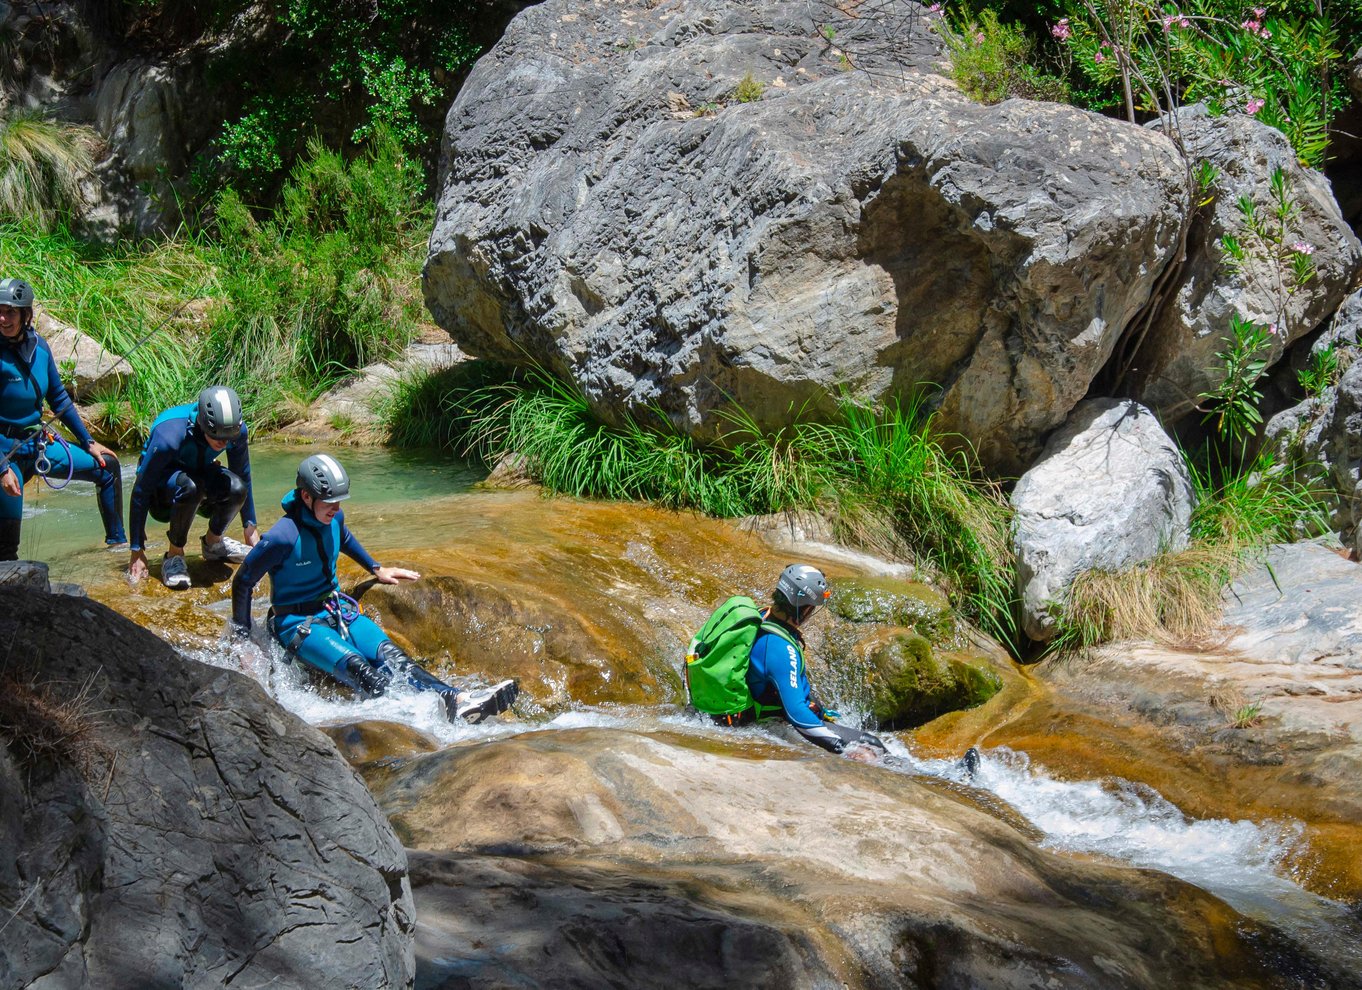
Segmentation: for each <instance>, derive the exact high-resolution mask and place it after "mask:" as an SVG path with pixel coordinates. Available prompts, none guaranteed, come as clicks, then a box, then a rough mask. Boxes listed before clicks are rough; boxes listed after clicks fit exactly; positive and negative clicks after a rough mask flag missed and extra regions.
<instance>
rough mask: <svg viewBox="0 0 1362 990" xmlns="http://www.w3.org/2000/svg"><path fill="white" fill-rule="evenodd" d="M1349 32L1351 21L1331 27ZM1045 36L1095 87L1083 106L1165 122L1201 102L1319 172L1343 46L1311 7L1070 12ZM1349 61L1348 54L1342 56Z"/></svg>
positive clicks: (1218, 4) (1077, 6) (1284, 3)
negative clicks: (1250, 126) (1245, 120)
mask: <svg viewBox="0 0 1362 990" xmlns="http://www.w3.org/2000/svg"><path fill="white" fill-rule="evenodd" d="M1340 20H1341V21H1345V22H1347V24H1348V26H1349V29H1350V30H1353V29H1355V27H1356V25H1355V24H1353V21H1355V20H1356V18H1346V17H1345V18H1340ZM1051 33H1052V35H1053V36H1054V37H1055V38H1056V39H1057V40H1058V41H1059V42H1060V43H1061V44H1062V45H1063V46H1064V47H1063V51H1064V57H1065V58H1066V59H1067V60H1068V62H1069V64H1070V65H1071V66H1072V71H1074V72H1076V73H1077V74H1079V75H1080V76H1082V77H1083V78H1085V79H1086V80H1088V82H1089V83H1090V84H1091V85H1092V86H1093V87H1095V90H1096V98H1090V99H1089V101H1088V105H1089V106H1092V107H1093V108H1095V109H1097V108H1102V107H1108V106H1113V105H1121V106H1124V107H1125V108H1126V114H1127V116H1128V117H1130V118H1131V119H1132V120H1134V119H1135V114H1136V112H1137V111H1138V112H1141V113H1144V114H1146V115H1159V114H1165V113H1169V112H1171V111H1173V110H1175V109H1176V108H1177V107H1180V106H1184V105H1189V104H1192V103H1196V102H1201V101H1204V102H1205V103H1206V104H1207V106H1208V107H1209V108H1210V110H1211V112H1212V113H1226V112H1239V113H1247V114H1250V115H1254V116H1257V117H1258V119H1259V120H1261V121H1263V122H1264V123H1266V124H1268V125H1270V126H1272V127H1276V128H1277V129H1278V130H1280V131H1281V132H1282V133H1283V134H1285V135H1286V137H1287V139H1288V140H1290V141H1291V144H1292V146H1293V147H1294V148H1295V149H1296V153H1297V155H1299V156H1300V158H1301V160H1302V161H1303V162H1305V163H1307V164H1309V165H1313V166H1315V167H1320V166H1322V165H1323V163H1324V159H1325V153H1326V151H1327V147H1328V130H1329V124H1330V121H1331V120H1332V119H1333V117H1334V115H1335V114H1336V113H1337V111H1338V110H1339V109H1341V107H1342V106H1343V105H1344V103H1345V102H1346V91H1345V88H1344V81H1343V73H1341V72H1339V71H1338V66H1339V64H1340V63H1341V60H1342V57H1343V55H1342V52H1343V49H1344V48H1345V47H1346V44H1355V41H1356V39H1355V38H1348V39H1347V41H1346V43H1345V41H1344V39H1343V35H1342V34H1341V32H1340V28H1339V26H1338V25H1337V24H1335V23H1333V22H1331V21H1330V20H1329V19H1328V18H1325V17H1321V16H1318V15H1317V14H1316V11H1315V5H1314V3H1313V0H1276V2H1268V0H1263V6H1260V7H1253V6H1244V5H1243V4H1242V3H1240V2H1238V0H1235V2H1231V0H1184V2H1182V3H1181V4H1177V5H1174V4H1171V3H1170V4H1164V5H1162V6H1152V5H1148V4H1143V3H1134V2H1131V0H1095V2H1093V3H1087V2H1082V0H1080V2H1076V3H1071V4H1070V5H1069V6H1068V8H1067V16H1066V17H1064V18H1063V19H1061V20H1060V21H1058V22H1056V23H1055V24H1054V26H1053V28H1052V32H1051ZM1348 50H1349V51H1351V48H1349V49H1348Z"/></svg>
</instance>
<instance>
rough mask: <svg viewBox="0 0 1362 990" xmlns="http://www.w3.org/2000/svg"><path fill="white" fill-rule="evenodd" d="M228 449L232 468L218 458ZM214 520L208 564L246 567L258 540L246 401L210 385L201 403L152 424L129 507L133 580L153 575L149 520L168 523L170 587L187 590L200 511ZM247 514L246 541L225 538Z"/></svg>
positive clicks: (206, 543) (166, 576) (175, 409)
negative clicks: (187, 553) (187, 549)
mask: <svg viewBox="0 0 1362 990" xmlns="http://www.w3.org/2000/svg"><path fill="white" fill-rule="evenodd" d="M224 450H225V451H227V466H226V467H223V466H222V465H221V464H219V463H217V457H218V455H219V454H221V453H222V452H223V451H224ZM196 513H197V514H198V515H201V516H207V517H208V532H207V533H205V534H204V536H203V539H202V541H201V542H202V548H203V557H204V559H205V560H225V561H230V562H231V563H240V562H241V561H243V560H245V559H246V554H248V553H249V552H250V549H251V547H253V546H254V545H255V544H256V543H257V542H259V540H260V534H259V533H258V532H257V530H256V526H255V497H254V495H253V493H252V491H251V454H250V448H249V441H248V433H247V429H246V423H245V420H244V419H243V418H242V415H241V398H240V397H239V396H238V395H237V394H236V392H235V390H233V389H230V388H227V387H225V386H222V385H210V386H209V387H208V388H206V389H204V390H203V391H202V392H200V393H199V397H198V400H197V401H196V402H187V403H185V404H184V405H179V406H171V407H170V408H169V409H166V410H164V411H163V412H162V413H161V414H160V415H159V416H157V417H156V418H155V419H154V420H152V423H151V431H150V433H149V434H148V436H147V442H146V444H145V445H144V446H143V447H142V457H141V460H139V461H138V462H137V480H136V481H135V482H134V483H133V486H132V498H131V500H130V503H129V506H128V529H129V530H131V533H132V540H131V541H130V542H129V549H130V550H131V558H130V560H129V561H128V577H129V578H131V579H132V580H133V581H140V580H142V579H143V578H144V577H146V576H147V573H148V569H147V554H146V544H147V531H146V524H147V515H148V514H150V515H151V517H152V518H153V519H156V520H157V521H159V522H165V523H169V524H170V528H169V529H168V530H167V531H166V538H167V540H168V541H169V543H170V545H169V546H168V547H167V548H166V553H165V557H163V558H162V560H161V581H162V582H163V583H164V584H165V586H166V587H167V588H188V587H189V585H190V580H189V568H188V567H187V566H186V565H185V560H184V546H185V543H186V542H187V541H188V539H189V527H190V526H191V525H193V523H194V515H195V514H196ZM237 513H240V514H241V529H242V538H243V539H244V540H245V542H244V543H243V542H241V541H239V540H234V539H232V538H231V537H229V536H226V535H225V534H226V532H227V524H228V523H230V522H231V521H232V517H233V516H235V515H236V514H237Z"/></svg>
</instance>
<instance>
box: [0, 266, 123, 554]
mask: <svg viewBox="0 0 1362 990" xmlns="http://www.w3.org/2000/svg"><path fill="white" fill-rule="evenodd" d="M44 402H46V403H47V405H48V407H49V408H50V409H51V410H52V415H53V416H54V417H55V418H56V419H59V420H61V422H62V423H63V424H64V425H65V426H66V428H67V429H68V430H70V431H71V433H72V435H74V436H75V438H76V441H77V443H78V444H79V445H80V446H79V447H76V446H73V445H71V444H69V443H67V442H65V441H64V440H62V439H61V438H60V437H59V436H58V435H57V434H55V433H51V432H49V431H48V429H47V428H46V427H45V425H44V423H43V403H44ZM35 474H42V475H45V476H47V477H49V478H61V479H63V480H69V479H75V480H78V481H93V482H94V483H95V487H96V489H97V490H98V503H99V517H100V519H101V521H102V522H103V523H104V542H105V543H106V544H108V545H109V546H117V545H118V544H120V543H125V542H127V537H126V536H125V535H124V532H123V477H122V473H121V470H120V467H119V463H118V455H116V454H115V453H114V452H113V451H112V450H110V449H109V448H108V447H106V446H104V445H103V444H102V443H98V442H96V441H95V439H94V438H93V437H91V436H90V431H89V430H87V429H86V428H85V423H84V422H83V421H82V420H81V418H80V411H79V410H78V409H76V406H75V403H73V402H72V401H71V396H70V395H68V394H67V392H66V389H65V387H64V386H63V385H62V383H61V376H60V375H59V374H58V373H57V363H56V361H55V360H53V357H52V348H51V347H49V346H48V344H47V341H45V340H43V338H42V337H40V336H38V334H37V332H36V331H35V330H34V329H33V287H32V286H31V285H29V284H28V283H27V282H25V281H24V280H23V279H21V278H6V279H3V280H0V560H17V559H18V558H19V532H20V528H21V527H22V525H23V518H24V485H25V484H26V483H27V482H28V480H29V479H30V478H32V477H33V476H34V475H35Z"/></svg>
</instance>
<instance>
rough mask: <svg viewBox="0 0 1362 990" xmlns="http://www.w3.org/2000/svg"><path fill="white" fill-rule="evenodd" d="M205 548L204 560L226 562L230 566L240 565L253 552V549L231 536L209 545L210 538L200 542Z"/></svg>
mask: <svg viewBox="0 0 1362 990" xmlns="http://www.w3.org/2000/svg"><path fill="white" fill-rule="evenodd" d="M199 544H200V545H201V546H202V547H203V559H204V560H225V561H227V562H228V563H229V564H239V563H241V562H242V561H243V560H245V559H246V554H248V553H250V552H251V548H250V547H248V546H246V544H244V543H242V542H241V541H240V540H234V539H232V538H231V537H230V536H224V537H223V538H222V539H221V540H219V541H218V542H217V543H209V542H208V537H206V536H205V537H203V538H202V539H200V540H199Z"/></svg>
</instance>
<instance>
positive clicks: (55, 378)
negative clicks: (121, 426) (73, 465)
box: [33, 341, 95, 450]
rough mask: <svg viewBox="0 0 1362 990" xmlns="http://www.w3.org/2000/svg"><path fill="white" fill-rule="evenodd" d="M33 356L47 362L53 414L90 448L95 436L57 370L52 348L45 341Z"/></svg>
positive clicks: (87, 448) (80, 441)
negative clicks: (87, 427) (92, 434)
mask: <svg viewBox="0 0 1362 990" xmlns="http://www.w3.org/2000/svg"><path fill="white" fill-rule="evenodd" d="M33 356H34V358H35V359H36V360H42V361H46V362H47V404H48V406H50V407H51V409H52V415H54V416H56V417H57V418H58V419H59V420H61V421H62V423H63V424H65V426H66V428H67V429H68V430H70V431H71V435H72V436H74V437H75V438H76V440H77V441H79V443H80V445H81V446H82V447H84V448H85V449H86V450H89V449H90V447H91V445H92V444H93V443H94V442H95V438H94V437H92V436H90V431H89V430H87V429H86V428H85V422H84V420H82V419H81V418H80V410H79V409H77V408H76V404H75V403H74V402H72V401H71V396H70V394H69V393H68V392H67V391H66V386H65V385H63V384H62V383H61V373H60V372H59V371H58V370H57V362H56V360H55V359H54V358H53V357H52V349H51V348H50V347H48V346H47V342H46V341H43V343H42V345H41V346H39V347H38V348H37V349H36V350H35V351H34V352H33Z"/></svg>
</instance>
